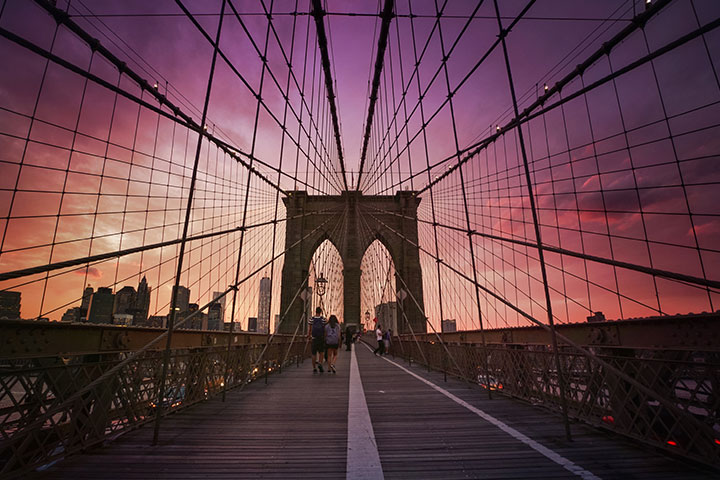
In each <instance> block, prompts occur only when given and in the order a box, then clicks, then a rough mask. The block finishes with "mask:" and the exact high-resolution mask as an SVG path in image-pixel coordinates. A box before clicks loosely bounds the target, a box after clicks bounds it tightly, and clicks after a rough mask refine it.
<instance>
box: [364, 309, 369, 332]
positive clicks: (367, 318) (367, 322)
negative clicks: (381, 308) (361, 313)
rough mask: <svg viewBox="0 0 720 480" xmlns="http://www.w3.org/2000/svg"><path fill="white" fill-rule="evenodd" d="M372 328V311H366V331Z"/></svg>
mask: <svg viewBox="0 0 720 480" xmlns="http://www.w3.org/2000/svg"><path fill="white" fill-rule="evenodd" d="M369 328H370V310H365V330H367V329H369Z"/></svg>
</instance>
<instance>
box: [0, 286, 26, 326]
mask: <svg viewBox="0 0 720 480" xmlns="http://www.w3.org/2000/svg"><path fill="white" fill-rule="evenodd" d="M21 295H22V294H21V293H20V292H10V291H7V290H6V291H4V292H0V318H2V319H7V320H19V319H20V297H21Z"/></svg>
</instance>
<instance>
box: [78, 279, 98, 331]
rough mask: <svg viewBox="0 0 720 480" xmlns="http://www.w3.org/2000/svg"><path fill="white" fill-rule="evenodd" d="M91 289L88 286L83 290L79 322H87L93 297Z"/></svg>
mask: <svg viewBox="0 0 720 480" xmlns="http://www.w3.org/2000/svg"><path fill="white" fill-rule="evenodd" d="M93 292H94V290H93V288H92V287H91V286H90V285H88V286H87V287H85V290H83V295H82V301H81V302H80V320H79V321H81V322H87V315H88V311H89V310H90V300H91V299H92V296H93Z"/></svg>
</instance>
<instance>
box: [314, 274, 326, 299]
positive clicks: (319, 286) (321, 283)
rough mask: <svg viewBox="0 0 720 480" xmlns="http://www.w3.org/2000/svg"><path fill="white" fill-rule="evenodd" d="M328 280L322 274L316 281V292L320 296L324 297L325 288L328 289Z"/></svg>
mask: <svg viewBox="0 0 720 480" xmlns="http://www.w3.org/2000/svg"><path fill="white" fill-rule="evenodd" d="M327 283H328V281H327V279H326V278H325V277H324V276H323V274H322V273H321V274H320V276H319V277H318V278H316V279H315V291H316V292H317V294H318V296H320V297H322V296H323V295H325V288H326V287H327Z"/></svg>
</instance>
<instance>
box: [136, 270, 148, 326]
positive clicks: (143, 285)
mask: <svg viewBox="0 0 720 480" xmlns="http://www.w3.org/2000/svg"><path fill="white" fill-rule="evenodd" d="M150 291H151V288H150V286H149V285H148V283H147V280H146V279H145V277H144V276H143V278H142V280H140V283H138V288H137V294H136V295H135V306H134V308H133V312H132V313H133V325H143V324H145V322H146V320H147V318H148V314H149V313H150Z"/></svg>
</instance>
